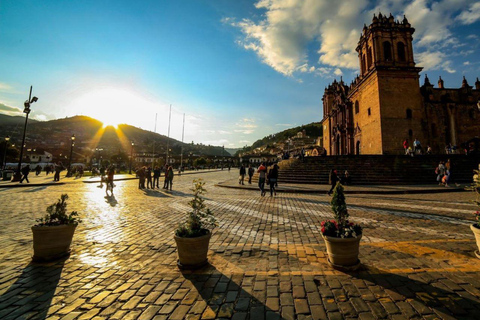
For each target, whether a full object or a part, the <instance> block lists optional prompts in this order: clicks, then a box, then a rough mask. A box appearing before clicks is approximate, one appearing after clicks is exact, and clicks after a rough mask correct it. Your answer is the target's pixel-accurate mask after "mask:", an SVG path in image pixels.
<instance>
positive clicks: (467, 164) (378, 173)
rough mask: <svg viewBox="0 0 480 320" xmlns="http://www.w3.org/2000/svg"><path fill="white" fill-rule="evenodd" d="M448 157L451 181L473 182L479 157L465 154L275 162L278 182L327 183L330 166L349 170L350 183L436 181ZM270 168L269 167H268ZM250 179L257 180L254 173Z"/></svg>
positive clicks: (307, 159)
mask: <svg viewBox="0 0 480 320" xmlns="http://www.w3.org/2000/svg"><path fill="white" fill-rule="evenodd" d="M447 159H450V160H451V163H452V164H453V166H452V178H453V180H454V182H458V183H470V182H472V172H473V170H474V169H476V168H478V164H479V163H480V156H479V155H476V156H465V155H428V156H427V155H425V156H416V157H410V156H399V155H378V156H377V155H364V156H362V155H360V156H328V157H307V158H305V160H304V161H303V162H302V161H301V160H298V159H289V160H283V161H281V162H279V163H278V165H279V167H280V170H279V178H278V182H279V183H282V182H283V183H298V184H302V183H303V184H328V175H329V172H330V169H336V170H337V172H338V174H339V175H341V176H343V173H344V172H345V170H348V172H349V174H350V176H351V181H352V183H351V184H356V185H372V184H382V185H388V184H430V183H432V184H435V183H437V182H436V174H435V168H436V167H437V165H438V163H439V162H440V161H447ZM269 169H270V167H269ZM252 180H253V181H255V182H257V181H258V174H257V173H255V175H254V176H253V179H252Z"/></svg>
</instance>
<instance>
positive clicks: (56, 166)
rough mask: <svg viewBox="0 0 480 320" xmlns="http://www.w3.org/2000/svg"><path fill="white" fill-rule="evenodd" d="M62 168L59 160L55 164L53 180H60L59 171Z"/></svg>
mask: <svg viewBox="0 0 480 320" xmlns="http://www.w3.org/2000/svg"><path fill="white" fill-rule="evenodd" d="M62 170H63V164H62V163H61V162H59V163H57V164H56V165H55V175H54V176H53V181H60V172H62Z"/></svg>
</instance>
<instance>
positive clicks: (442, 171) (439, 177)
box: [435, 161, 445, 186]
mask: <svg viewBox="0 0 480 320" xmlns="http://www.w3.org/2000/svg"><path fill="white" fill-rule="evenodd" d="M435 173H436V174H437V182H438V185H439V186H441V185H443V182H442V179H443V176H444V175H445V165H444V164H443V161H440V163H439V164H438V167H437V168H436V169H435Z"/></svg>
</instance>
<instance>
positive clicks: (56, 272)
mask: <svg viewBox="0 0 480 320" xmlns="http://www.w3.org/2000/svg"><path fill="white" fill-rule="evenodd" d="M67 258H68V257H67ZM67 258H63V259H61V260H57V261H56V262H54V263H48V264H46V263H45V264H41V263H35V262H30V263H29V264H28V265H27V266H26V267H25V268H24V269H23V270H22V274H21V275H20V276H19V277H18V279H17V280H16V281H15V283H14V284H12V285H11V286H10V287H9V288H8V290H7V291H6V292H5V293H4V294H2V295H1V296H0V306H1V307H0V319H3V320H7V319H17V318H21V317H22V316H25V315H26V314H27V313H28V314H30V315H31V316H32V317H31V318H32V319H46V318H47V313H48V309H49V308H50V305H51V302H52V299H53V297H54V295H55V291H56V289H57V286H58V282H59V281H60V276H61V274H62V270H63V266H64V264H65V261H66V259H67Z"/></svg>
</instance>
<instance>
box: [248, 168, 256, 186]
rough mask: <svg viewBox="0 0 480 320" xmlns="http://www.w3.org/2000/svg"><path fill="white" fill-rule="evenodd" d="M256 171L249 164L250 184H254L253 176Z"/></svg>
mask: <svg viewBox="0 0 480 320" xmlns="http://www.w3.org/2000/svg"><path fill="white" fill-rule="evenodd" d="M254 173H255V169H253V168H252V165H251V164H249V165H248V184H252V177H253V174H254Z"/></svg>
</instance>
